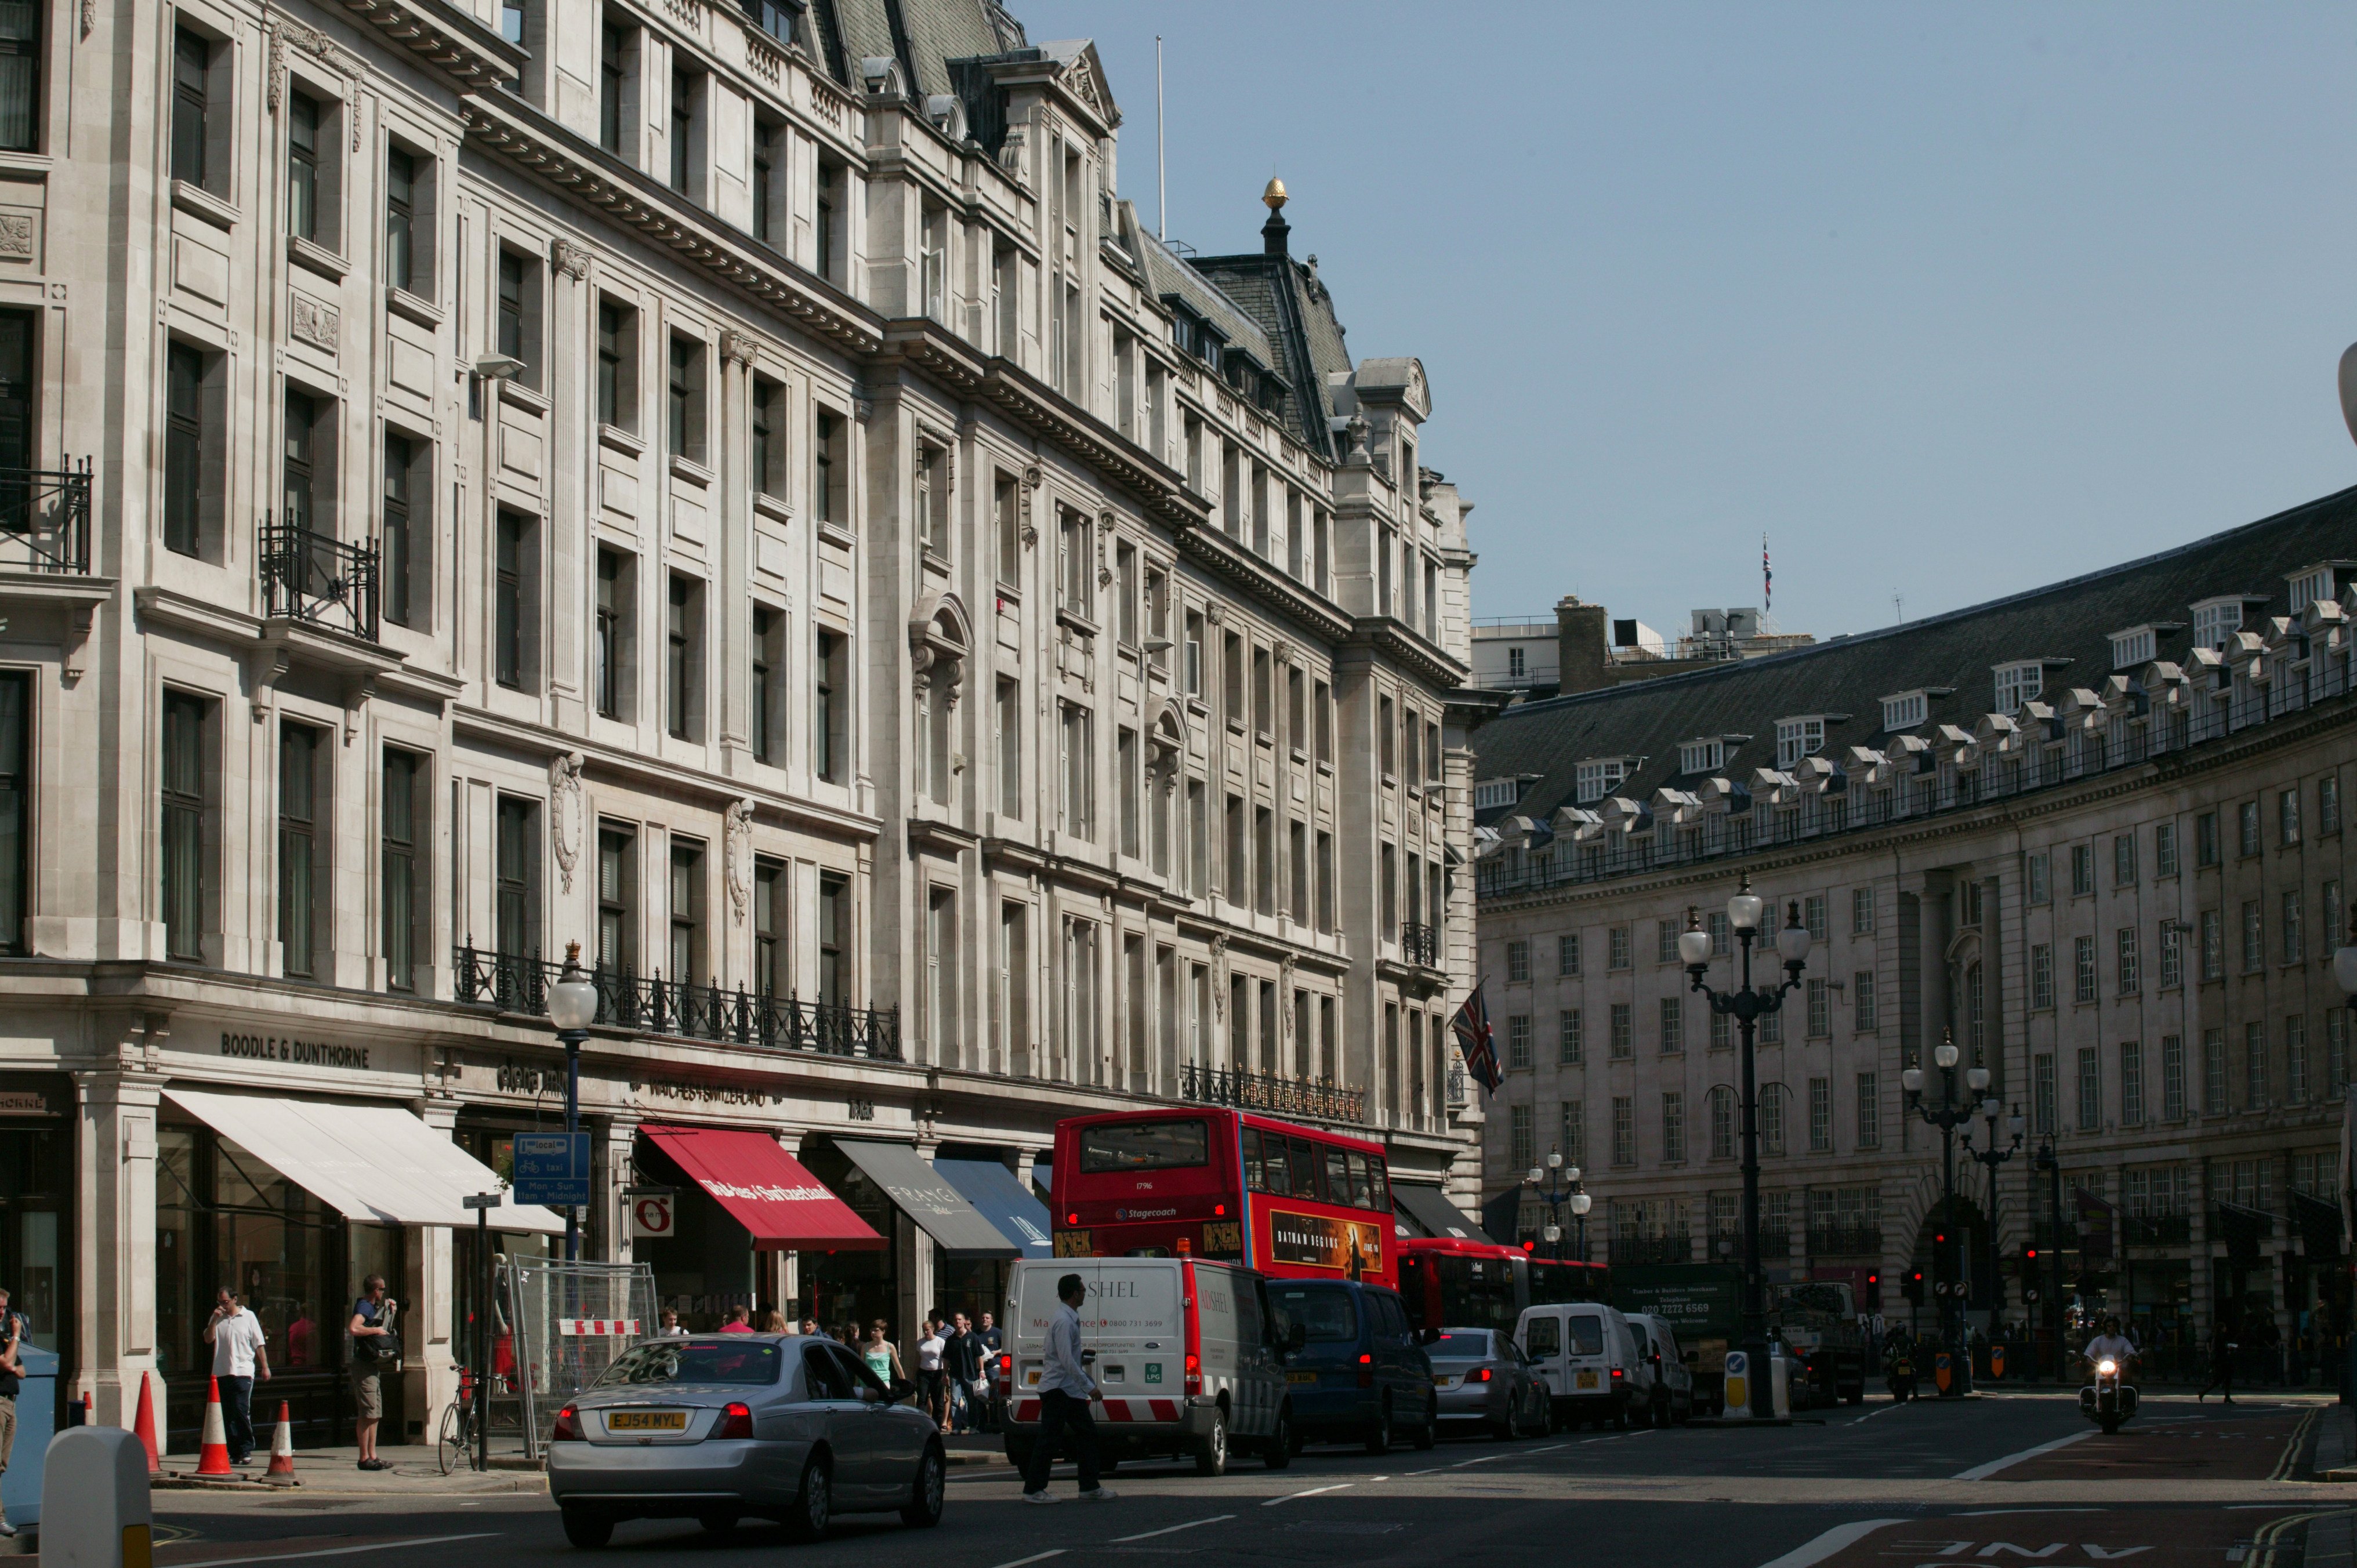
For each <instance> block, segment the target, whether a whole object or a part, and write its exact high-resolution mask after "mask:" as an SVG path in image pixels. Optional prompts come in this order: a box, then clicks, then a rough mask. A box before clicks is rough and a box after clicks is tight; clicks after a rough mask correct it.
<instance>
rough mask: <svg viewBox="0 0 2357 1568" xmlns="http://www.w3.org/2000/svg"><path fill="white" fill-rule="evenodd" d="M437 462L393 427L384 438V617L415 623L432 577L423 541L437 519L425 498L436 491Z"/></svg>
mask: <svg viewBox="0 0 2357 1568" xmlns="http://www.w3.org/2000/svg"><path fill="white" fill-rule="evenodd" d="M433 473H434V470H433V467H432V465H430V464H427V463H425V462H424V461H423V460H422V458H421V456H420V449H419V444H418V443H415V442H413V441H411V440H410V439H409V438H408V437H407V436H405V435H393V434H392V433H391V432H390V431H388V432H387V433H386V435H385V438H384V515H383V518H382V521H381V522H380V523H379V525H378V526H379V534H378V539H377V544H378V549H379V553H380V555H381V560H380V562H379V564H378V572H379V575H380V576H381V577H382V606H383V611H384V618H385V619H387V620H389V621H391V622H392V623H393V625H395V626H414V625H415V624H416V622H417V618H418V612H419V610H420V608H421V605H420V603H419V601H420V600H421V599H422V598H423V597H424V590H425V586H426V585H427V584H428V583H429V582H431V581H432V579H431V577H430V576H428V575H427V574H426V571H425V563H424V561H423V560H422V559H421V557H420V553H419V551H418V548H417V546H418V543H419V542H420V541H421V540H423V539H425V538H428V537H431V533H432V529H431V522H432V519H431V517H430V516H429V514H428V512H427V510H426V507H425V500H426V498H428V497H430V496H431V495H432V494H433V493H434V479H433Z"/></svg>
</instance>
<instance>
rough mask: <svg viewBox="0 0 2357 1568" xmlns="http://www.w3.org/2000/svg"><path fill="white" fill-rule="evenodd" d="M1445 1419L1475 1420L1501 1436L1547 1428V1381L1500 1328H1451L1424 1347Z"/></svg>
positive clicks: (1534, 1431) (1518, 1435)
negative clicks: (1541, 1378) (1541, 1379)
mask: <svg viewBox="0 0 2357 1568" xmlns="http://www.w3.org/2000/svg"><path fill="white" fill-rule="evenodd" d="M1425 1353H1426V1355H1428V1356H1430V1357H1431V1358H1432V1386H1433V1387H1434V1388H1435V1389H1437V1391H1439V1396H1440V1419H1441V1420H1442V1421H1443V1422H1474V1421H1478V1422H1480V1423H1482V1424H1483V1425H1485V1426H1487V1427H1488V1428H1489V1429H1490V1431H1491V1433H1492V1434H1496V1435H1497V1436H1500V1437H1506V1438H1512V1437H1520V1436H1523V1434H1526V1433H1527V1434H1531V1435H1533V1436H1536V1435H1537V1434H1540V1433H1543V1432H1544V1431H1545V1430H1546V1429H1547V1392H1546V1385H1545V1384H1544V1383H1543V1382H1541V1381H1540V1380H1539V1376H1538V1373H1537V1372H1536V1371H1535V1370H1534V1369H1533V1368H1532V1366H1531V1364H1530V1363H1529V1362H1528V1361H1526V1360H1524V1359H1523V1353H1522V1350H1521V1348H1519V1347H1517V1346H1516V1345H1515V1343H1514V1337H1513V1336H1512V1335H1511V1334H1508V1333H1506V1332H1504V1331H1503V1330H1501V1329H1491V1328H1450V1329H1445V1330H1443V1331H1442V1333H1441V1337H1440V1338H1439V1339H1438V1340H1437V1342H1436V1343H1434V1344H1431V1345H1427V1346H1426V1347H1425Z"/></svg>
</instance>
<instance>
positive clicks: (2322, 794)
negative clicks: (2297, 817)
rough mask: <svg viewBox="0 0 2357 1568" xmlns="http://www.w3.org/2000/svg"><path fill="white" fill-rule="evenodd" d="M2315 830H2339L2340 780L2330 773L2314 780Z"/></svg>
mask: <svg viewBox="0 0 2357 1568" xmlns="http://www.w3.org/2000/svg"><path fill="white" fill-rule="evenodd" d="M2316 831H2317V832H2319V833H2337V832H2340V831H2341V780H2340V779H2337V778H2335V777H2334V776H2333V775H2331V774H2330V773H2328V774H2326V775H2325V776H2324V777H2323V778H2321V779H2318V780H2317V781H2316Z"/></svg>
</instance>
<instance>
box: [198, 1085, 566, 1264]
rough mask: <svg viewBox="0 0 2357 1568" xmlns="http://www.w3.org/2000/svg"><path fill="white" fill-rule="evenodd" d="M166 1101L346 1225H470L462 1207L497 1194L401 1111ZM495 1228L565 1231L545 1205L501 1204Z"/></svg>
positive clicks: (247, 1099) (218, 1099)
mask: <svg viewBox="0 0 2357 1568" xmlns="http://www.w3.org/2000/svg"><path fill="white" fill-rule="evenodd" d="M164 1098H165V1099H167V1100H168V1101H171V1102H172V1103H173V1104H175V1105H177V1106H178V1107H179V1108H180V1109H181V1110H183V1111H185V1112H188V1114H189V1115H191V1116H194V1117H195V1118H197V1119H198V1120H199V1121H200V1122H203V1123H204V1124H205V1125H206V1126H208V1127H210V1128H211V1129H212V1130H213V1131H214V1132H216V1133H221V1135H222V1136H224V1137H226V1138H229V1139H231V1141H233V1142H235V1143H237V1144H242V1146H244V1147H245V1148H246V1149H248V1150H251V1151H252V1152H253V1155H254V1156H255V1157H256V1158H257V1159H259V1160H261V1161H262V1162H263V1163H264V1165H268V1166H270V1168H271V1169H273V1170H274V1171H276V1172H277V1173H278V1174H279V1175H280V1176H285V1178H286V1179H287V1180H288V1181H290V1182H293V1183H294V1184H295V1185H296V1187H301V1188H302V1189H303V1190H304V1191H306V1192H307V1193H309V1194H310V1195H311V1196H312V1197H316V1198H317V1199H318V1200H319V1201H320V1202H322V1203H324V1204H326V1205H327V1206H328V1208H333V1209H336V1210H337V1211H339V1213H341V1214H342V1215H343V1216H344V1218H346V1219H359V1220H364V1221H374V1222H376V1223H378V1224H382V1225H464V1226H472V1225H473V1224H474V1223H475V1214H474V1211H473V1210H472V1209H470V1208H466V1207H464V1206H463V1205H462V1204H461V1203H460V1201H459V1200H460V1199H461V1198H463V1197H467V1196H468V1194H470V1193H479V1192H498V1191H500V1178H499V1176H497V1174H495V1173H494V1172H493V1171H492V1170H491V1168H490V1166H489V1165H484V1164H483V1163H482V1162H481V1161H480V1160H478V1159H476V1158H475V1157H474V1156H473V1155H469V1154H468V1153H467V1151H466V1150H464V1149H461V1148H460V1147H458V1145H457V1144H454V1143H452V1142H451V1141H450V1140H449V1139H447V1138H446V1137H444V1136H442V1135H441V1134H440V1133H436V1131H434V1129H433V1128H431V1127H428V1126H427V1125H426V1124H425V1122H424V1121H423V1120H421V1119H420V1118H418V1117H416V1116H414V1115H412V1114H411V1113H410V1112H406V1111H404V1110H402V1109H401V1108H400V1107H399V1106H394V1105H338V1104H333V1103H329V1102H327V1101H316V1100H278V1099H265V1098H264V1097H262V1096H260V1095H253V1094H215V1093H212V1092H211V1091H210V1090H195V1089H167V1090H164ZM491 1224H492V1226H493V1228H494V1229H497V1230H533V1231H539V1232H542V1233H544V1234H556V1233H560V1232H562V1231H563V1230H564V1229H565V1220H564V1219H563V1217H562V1216H560V1215H558V1214H557V1213H555V1212H554V1210H552V1209H547V1208H541V1207H540V1206H539V1205H538V1204H522V1205H514V1204H502V1205H501V1206H500V1208H495V1209H493V1210H491Z"/></svg>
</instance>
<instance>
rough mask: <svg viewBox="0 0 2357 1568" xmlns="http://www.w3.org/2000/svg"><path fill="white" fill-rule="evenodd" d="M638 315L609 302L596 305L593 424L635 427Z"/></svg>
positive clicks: (628, 307) (607, 300)
mask: <svg viewBox="0 0 2357 1568" xmlns="http://www.w3.org/2000/svg"><path fill="white" fill-rule="evenodd" d="M638 364H639V313H638V312H637V311H635V310H633V309H631V308H630V306H627V305H618V304H616V303H615V302H614V301H612V300H610V299H601V300H599V301H598V302H597V423H598V424H610V425H612V426H613V427H614V428H615V429H617V430H636V429H637V428H638V427H639V379H638Z"/></svg>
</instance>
